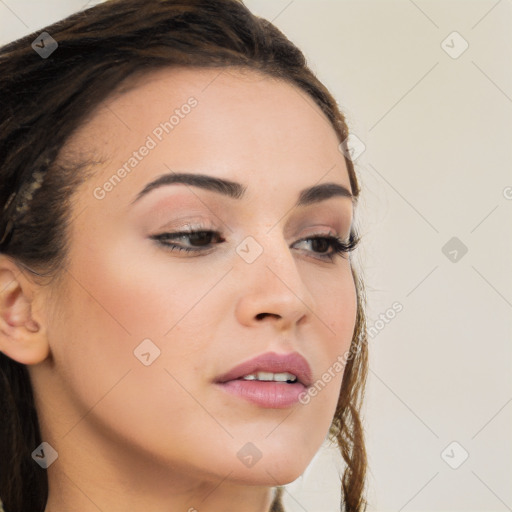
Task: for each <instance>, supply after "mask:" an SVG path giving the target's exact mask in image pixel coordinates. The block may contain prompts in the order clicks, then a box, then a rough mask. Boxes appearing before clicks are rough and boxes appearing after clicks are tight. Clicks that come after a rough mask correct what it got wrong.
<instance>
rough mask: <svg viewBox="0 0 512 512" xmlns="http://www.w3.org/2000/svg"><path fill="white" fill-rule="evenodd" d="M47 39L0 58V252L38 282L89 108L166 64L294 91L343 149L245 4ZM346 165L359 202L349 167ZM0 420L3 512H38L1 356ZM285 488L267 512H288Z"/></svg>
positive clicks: (62, 240)
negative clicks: (237, 73) (50, 45)
mask: <svg viewBox="0 0 512 512" xmlns="http://www.w3.org/2000/svg"><path fill="white" fill-rule="evenodd" d="M46 32H48V33H49V34H50V36H51V37H52V38H53V39H54V40H56V41H57V43H58V48H57V49H56V50H55V52H54V53H53V54H52V55H51V56H49V57H48V58H42V56H40V55H38V53H37V52H36V51H35V49H34V48H33V47H31V43H32V42H33V41H34V39H35V37H36V35H37V34H31V35H29V36H26V37H24V38H22V39H19V40H17V41H15V42H12V43H10V44H8V45H6V46H4V47H3V48H0V252H1V253H3V254H6V255H8V256H10V257H12V258H13V259H15V260H16V261H17V262H19V263H20V264H21V265H22V266H24V267H26V268H27V269H30V270H31V271H33V272H37V273H38V274H44V275H48V276H50V277H51V276H52V275H58V273H59V271H60V270H62V268H63V267H64V266H65V264H66V252H67V251H66V250H67V241H68V237H67V233H68V227H69V223H70V219H69V209H70V198H71V197H72V194H73V192H74V190H75V189H76V187H77V185H78V184H80V183H81V182H82V181H83V180H85V179H86V178H87V171H86V169H85V166H84V162H83V161H81V160H80V158H79V157H78V156H77V157H76V158H73V157H69V155H67V158H66V159H65V160H64V162H62V161H61V160H62V159H59V160H58V159H57V157H58V156H61V155H62V149H63V148H64V146H65V143H66V141H67V140H68V138H69V136H70V135H71V134H72V133H73V132H74V131H75V130H76V129H77V128H78V127H79V126H80V125H81V124H82V123H83V122H84V120H85V119H86V118H87V117H88V116H90V115H91V114H92V113H93V112H94V109H95V107H97V106H98V105H99V104H100V103H101V102H102V101H104V100H105V99H106V98H107V97H109V96H110V95H111V94H112V92H113V91H115V90H116V89H117V88H118V87H119V86H120V85H121V84H124V83H126V80H127V79H129V78H133V77H135V76H136V75H137V76H140V75H143V74H144V73H145V72H149V71H151V70H156V69H159V68H163V67H173V66H175V67H203V68H219V69H221V68H226V67H232V66H235V67H242V68H249V69H253V70H258V71H260V72H262V73H265V74H266V75H268V76H272V77H276V78H280V79H282V80H286V81H288V82H289V83H291V84H293V85H295V86H298V87H299V88H300V89H301V90H302V91H304V92H305V93H306V94H307V95H308V96H309V97H310V98H312V99H313V101H315V102H316V104H317V105H318V106H319V107H320V108H321V110H322V111H323V112H324V114H325V115H326V117H327V118H328V120H329V121H330V123H331V124H332V126H333V128H334V130H335V131H336V133H337V136H338V139H339V142H340V143H343V142H344V141H345V140H346V138H347V136H348V128H347V125H346V122H345V118H344V116H343V114H342V113H341V112H340V110H339V108H338V106H337V104H336V101H335V100H334V98H333V97H332V96H331V94H330V93H329V92H328V91H327V89H326V88H325V86H324V85H323V84H322V83H321V82H320V81H319V80H318V79H317V78H316V77H315V75H314V74H313V73H312V71H311V70H310V69H309V67H308V66H307V64H306V60H305V58H304V55H303V54H302V53H301V51H300V50H299V49H298V48H297V47H296V46H295V45H293V44H292V43H291V42H290V41H289V40H288V39H287V38H286V37H285V36H284V35H283V34H282V33H281V32H280V31H279V30H278V29H277V28H276V27H275V26H274V25H272V24H271V23H270V22H268V21H267V20H265V19H262V18H259V17H256V16H254V15H253V14H252V13H251V12H250V11H249V10H248V9H247V8H246V7H245V6H244V5H243V3H242V2H241V1H240V0H109V1H107V2H105V3H102V4H99V5H96V6H95V7H92V8H90V9H88V10H86V11H83V12H80V13H77V14H74V15H72V16H70V17H68V18H66V19H64V20H62V21H60V22H58V23H55V24H54V25H52V26H50V27H47V28H46ZM345 160H346V165H347V168H348V172H349V178H350V183H351V187H352V192H353V194H354V196H355V197H358V196H359V192H360V191H359V186H358V181H357V178H356V175H355V172H354V167H353V164H352V162H351V161H350V159H349V158H347V157H346V156H345ZM57 162H59V164H57ZM42 176H44V181H42V180H41V177H42ZM352 274H353V277H354V281H355V283H356V288H357V297H358V308H357V319H356V327H355V330H354V335H353V339H352V344H351V348H350V353H349V357H348V358H347V363H346V366H345V370H344V377H343V383H342V388H341V393H340V397H339V401H338V405H337V408H336V413H335V416H334V419H333V422H332V426H331V431H330V433H331V438H332V439H333V440H335V441H336V442H337V444H338V446H339V449H340V452H341V455H342V456H343V459H344V460H345V463H346V468H345V470H344V474H343V477H342V480H341V496H342V502H341V508H340V509H341V510H345V511H349V512H358V511H361V510H364V509H365V507H366V504H365V500H364V497H363V491H364V485H365V473H366V453H365V447H364V439H363V429H362V426H361V420H360V406H361V400H362V397H363V392H364V385H365V380H366V374H367V344H366V341H367V338H366V324H365V307H364V303H365V300H364V289H363V283H362V281H361V279H360V277H359V276H358V275H357V274H356V271H355V270H354V269H352ZM0 411H1V415H2V417H1V419H0V498H1V499H2V500H3V502H4V505H5V507H6V512H42V511H43V510H44V508H45V505H46V500H47V495H48V481H47V476H46V472H45V471H44V470H42V469H41V468H40V467H39V466H38V465H37V464H34V463H33V461H32V459H31V452H32V451H33V450H34V448H35V447H36V446H37V445H38V444H39V443H40V442H41V436H40V432H39V425H38V419H37V411H36V409H35V406H34V400H33V395H32V388H31V383H30V379H29V374H28V371H27V369H26V367H25V366H24V365H21V364H19V363H17V362H15V361H13V360H11V359H10V358H8V357H7V356H5V355H4V354H2V353H0ZM282 490H283V489H282V488H281V487H279V489H278V491H279V492H278V493H277V496H276V499H275V500H274V503H273V505H272V511H274V512H278V511H280V510H283V508H282V503H281V494H282Z"/></svg>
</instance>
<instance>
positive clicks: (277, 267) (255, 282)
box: [235, 240, 314, 331]
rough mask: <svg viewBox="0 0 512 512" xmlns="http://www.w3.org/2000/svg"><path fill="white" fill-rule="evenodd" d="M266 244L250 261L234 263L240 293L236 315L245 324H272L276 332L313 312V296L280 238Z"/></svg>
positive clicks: (299, 321)
mask: <svg viewBox="0 0 512 512" xmlns="http://www.w3.org/2000/svg"><path fill="white" fill-rule="evenodd" d="M270 245H271V244H270V243H269V244H267V245H266V246H265V247H264V248H263V253H262V254H261V256H260V257H259V258H258V259H257V260H256V261H254V262H253V263H251V264H248V263H246V262H245V261H238V262H237V265H236V266H237V267H238V268H237V270H238V271H239V272H240V279H239V282H240V283H241V285H240V288H241V293H240V295H239V298H238V300H237V303H236V310H235V312H236V317H237V319H238V321H239V322H240V323H241V324H243V325H245V326H257V325H261V324H262V323H268V324H272V325H273V326H274V327H275V328H276V329H277V330H279V331H286V330H291V329H292V328H293V327H294V326H296V325H299V324H302V323H305V322H307V321H308V319H310V318H311V315H312V314H313V311H314V299H313V296H312V295H311V293H310V291H309V290H308V288H307V286H306V284H305V282H304V279H303V277H302V276H301V274H300V272H299V269H298V268H297V264H296V261H295V258H294V256H293V254H292V251H291V250H290V248H289V247H288V245H287V244H286V242H285V241H284V240H281V241H278V242H277V243H275V242H273V243H272V247H271V246H270Z"/></svg>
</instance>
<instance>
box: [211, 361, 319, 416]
mask: <svg viewBox="0 0 512 512" xmlns="http://www.w3.org/2000/svg"><path fill="white" fill-rule="evenodd" d="M256 372H272V373H281V372H288V373H293V374H294V375H295V376H296V377H297V381H296V382H294V383H286V382H260V381H251V380H242V377H244V376H245V375H249V374H251V373H256ZM215 383H216V384H217V385H219V386H220V387H221V388H222V389H223V390H224V391H226V392H228V393H230V394H233V395H236V396H239V397H240V398H243V399H245V400H247V401H249V402H252V403H255V404H257V405H260V406H261V407H270V408H284V407H290V406H291V405H293V404H295V403H297V402H298V401H299V398H300V395H301V393H303V392H304V391H306V389H307V387H309V386H310V385H311V383H312V377H311V368H310V366H309V364H308V362H307V361H306V360H305V359H304V358H303V357H302V356H301V355H300V354H298V353H297V352H294V353H291V354H285V355H283V354H276V353H274V352H267V353H265V354H262V355H260V356H258V357H255V358H254V359H250V360H249V361H246V362H244V363H242V364H239V365H238V366H236V367H234V368H232V369H231V370H230V371H229V372H227V373H225V374H224V375H221V376H220V377H218V378H216V379H215Z"/></svg>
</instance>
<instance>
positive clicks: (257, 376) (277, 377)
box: [242, 372, 297, 382]
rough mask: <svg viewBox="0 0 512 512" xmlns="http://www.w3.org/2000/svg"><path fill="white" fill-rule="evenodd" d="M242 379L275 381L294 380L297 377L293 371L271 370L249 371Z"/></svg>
mask: <svg viewBox="0 0 512 512" xmlns="http://www.w3.org/2000/svg"><path fill="white" fill-rule="evenodd" d="M242 380H262V381H275V382H296V381H297V377H296V376H295V375H293V373H288V372H283V373H272V372H256V373H250V374H249V375H245V376H244V377H242Z"/></svg>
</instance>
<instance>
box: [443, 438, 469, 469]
mask: <svg viewBox="0 0 512 512" xmlns="http://www.w3.org/2000/svg"><path fill="white" fill-rule="evenodd" d="M468 457H469V453H468V452H467V450H466V449H465V448H464V447H463V446H462V445H461V444H460V443H458V442H457V441H452V442H451V443H450V444H449V445H448V446H447V447H446V448H445V449H444V450H443V451H442V452H441V458H442V459H443V460H444V461H445V462H446V464H448V466H450V467H451V468H452V469H459V468H460V467H461V466H462V464H464V462H466V460H467V458H468Z"/></svg>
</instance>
